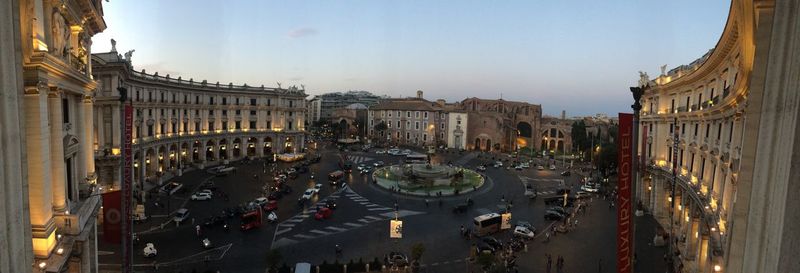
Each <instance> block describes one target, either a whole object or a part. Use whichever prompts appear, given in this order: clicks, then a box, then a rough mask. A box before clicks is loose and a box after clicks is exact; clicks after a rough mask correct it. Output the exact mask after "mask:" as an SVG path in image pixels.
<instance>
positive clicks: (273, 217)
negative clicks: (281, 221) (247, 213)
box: [267, 211, 278, 223]
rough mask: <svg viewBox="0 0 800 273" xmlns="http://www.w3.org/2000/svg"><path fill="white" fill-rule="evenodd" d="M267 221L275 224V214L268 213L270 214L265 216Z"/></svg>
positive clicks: (276, 219) (276, 218) (276, 216)
mask: <svg viewBox="0 0 800 273" xmlns="http://www.w3.org/2000/svg"><path fill="white" fill-rule="evenodd" d="M267 220H268V221H269V222H270V223H275V221H278V215H277V214H275V212H274V211H273V212H270V213H269V215H267Z"/></svg>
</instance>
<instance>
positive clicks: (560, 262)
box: [544, 253, 564, 273]
mask: <svg viewBox="0 0 800 273" xmlns="http://www.w3.org/2000/svg"><path fill="white" fill-rule="evenodd" d="M544 256H545V258H546V259H547V271H545V272H547V273H550V272H552V270H553V256H551V255H550V253H546V254H544ZM561 272H564V257H563V256H561V255H558V258H556V273H561Z"/></svg>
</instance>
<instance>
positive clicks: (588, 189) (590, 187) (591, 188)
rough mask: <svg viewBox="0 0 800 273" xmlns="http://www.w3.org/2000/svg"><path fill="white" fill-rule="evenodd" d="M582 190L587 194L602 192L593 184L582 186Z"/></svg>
mask: <svg viewBox="0 0 800 273" xmlns="http://www.w3.org/2000/svg"><path fill="white" fill-rule="evenodd" d="M581 190H583V191H586V192H598V191H600V187H599V186H595V185H594V184H591V183H586V185H583V186H581Z"/></svg>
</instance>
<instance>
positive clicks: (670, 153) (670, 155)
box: [667, 147, 672, 162]
mask: <svg viewBox="0 0 800 273" xmlns="http://www.w3.org/2000/svg"><path fill="white" fill-rule="evenodd" d="M667 148H669V153H668V154H667V161H669V162H672V147H667Z"/></svg>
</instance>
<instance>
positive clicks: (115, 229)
mask: <svg viewBox="0 0 800 273" xmlns="http://www.w3.org/2000/svg"><path fill="white" fill-rule="evenodd" d="M120 205H122V192H120V191H112V192H106V193H103V239H104V240H105V241H106V242H108V243H114V244H119V243H120V242H121V239H122V237H121V235H122V208H121V207H120Z"/></svg>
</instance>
